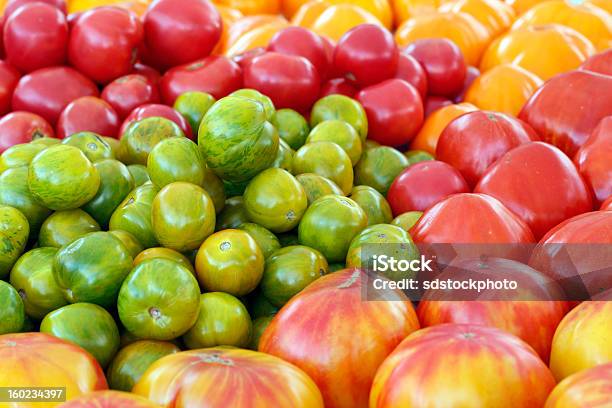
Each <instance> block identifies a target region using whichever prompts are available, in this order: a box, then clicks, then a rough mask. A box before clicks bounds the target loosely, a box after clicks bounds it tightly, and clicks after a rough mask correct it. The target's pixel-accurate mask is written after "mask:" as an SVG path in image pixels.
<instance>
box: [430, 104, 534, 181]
mask: <svg viewBox="0 0 612 408" xmlns="http://www.w3.org/2000/svg"><path fill="white" fill-rule="evenodd" d="M535 140H538V135H537V134H536V133H535V131H534V130H533V129H532V128H531V126H529V125H528V124H526V123H525V122H523V121H522V120H520V119H515V118H513V117H511V116H509V115H505V114H503V113H497V112H487V111H475V112H468V113H466V114H465V115H462V116H459V117H458V118H456V119H454V120H453V121H451V122H450V123H449V124H448V126H446V128H444V130H443V131H442V134H441V135H440V139H439V140H438V145H437V146H436V157H437V158H438V159H439V160H442V161H443V162H446V163H448V164H450V165H451V166H453V167H454V168H456V169H457V170H459V171H460V172H461V174H462V175H463V177H465V180H466V181H467V182H468V184H469V185H470V186H471V187H472V188H473V187H474V186H475V185H476V184H477V183H478V181H479V180H480V178H481V177H482V176H483V174H484V173H485V171H486V170H487V168H488V167H489V166H490V165H491V164H493V163H494V162H495V161H496V160H497V159H499V158H500V157H501V156H503V155H504V154H505V153H507V152H508V151H510V150H512V149H514V148H515V147H517V146H518V145H521V144H523V143H527V142H531V141H535Z"/></svg>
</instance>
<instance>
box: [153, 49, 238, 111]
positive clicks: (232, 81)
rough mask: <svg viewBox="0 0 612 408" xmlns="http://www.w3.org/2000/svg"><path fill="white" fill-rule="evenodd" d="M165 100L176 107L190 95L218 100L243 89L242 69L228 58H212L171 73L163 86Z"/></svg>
mask: <svg viewBox="0 0 612 408" xmlns="http://www.w3.org/2000/svg"><path fill="white" fill-rule="evenodd" d="M159 87H160V91H161V95H162V100H163V101H164V103H165V104H167V105H173V104H174V101H175V100H176V98H178V97H179V95H180V94H182V93H185V92H187V91H202V92H208V93H209V94H211V95H212V96H214V97H215V98H217V99H221V98H223V97H224V96H227V95H229V94H230V93H232V92H234V91H236V90H238V89H240V88H241V87H242V69H241V68H240V66H239V65H238V64H236V63H235V62H234V61H232V60H231V59H229V58H227V57H224V56H217V55H215V56H210V57H206V58H204V59H202V60H199V61H196V62H193V63H191V64H187V65H181V66H178V67H175V68H172V69H170V70H169V71H167V72H166V73H165V74H164V76H163V77H162V79H161V81H160V83H159Z"/></svg>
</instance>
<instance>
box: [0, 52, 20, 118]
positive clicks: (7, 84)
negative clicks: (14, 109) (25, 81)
mask: <svg viewBox="0 0 612 408" xmlns="http://www.w3.org/2000/svg"><path fill="white" fill-rule="evenodd" d="M20 77H21V75H20V74H19V71H17V69H15V67H13V66H12V65H10V64H9V63H8V62H5V61H2V60H0V116H2V115H4V114H6V113H7V112H9V111H10V110H11V99H12V98H13V91H14V90H15V87H16V86H17V82H19V78H20Z"/></svg>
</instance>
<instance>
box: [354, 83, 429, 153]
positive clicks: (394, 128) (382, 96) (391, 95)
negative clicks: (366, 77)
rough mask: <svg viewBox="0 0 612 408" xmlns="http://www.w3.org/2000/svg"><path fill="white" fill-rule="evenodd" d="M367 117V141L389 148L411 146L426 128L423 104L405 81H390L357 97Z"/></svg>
mask: <svg viewBox="0 0 612 408" xmlns="http://www.w3.org/2000/svg"><path fill="white" fill-rule="evenodd" d="M355 98H356V99H357V100H358V101H359V102H360V103H361V104H362V105H363V108H364V109H365V111H366V114H367V116H368V138H370V139H372V140H374V141H376V142H378V143H380V144H383V145H387V146H401V145H405V144H407V143H409V142H410V141H411V140H412V138H413V137H414V136H415V135H416V134H417V132H418V131H419V129H420V128H421V125H422V124H423V118H424V113H423V101H422V100H421V96H420V95H419V92H418V91H417V90H416V88H415V87H414V86H412V85H410V83H408V82H406V81H404V80H403V79H397V78H394V79H388V80H386V81H383V82H381V83H379V84H377V85H372V86H369V87H367V88H364V89H362V90H361V91H360V92H359V93H358V94H357V95H356V97H355Z"/></svg>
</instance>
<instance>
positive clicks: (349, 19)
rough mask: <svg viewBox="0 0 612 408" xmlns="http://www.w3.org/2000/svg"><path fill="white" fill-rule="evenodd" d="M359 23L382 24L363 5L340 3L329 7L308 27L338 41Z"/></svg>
mask: <svg viewBox="0 0 612 408" xmlns="http://www.w3.org/2000/svg"><path fill="white" fill-rule="evenodd" d="M359 24H376V25H380V26H382V23H381V22H380V21H379V20H378V19H377V18H376V17H375V16H374V15H372V14H371V13H370V12H368V11H366V10H364V9H362V8H361V7H357V6H354V5H352V4H338V5H334V6H330V7H328V8H327V9H326V10H325V11H324V12H323V13H321V14H320V15H319V17H318V18H317V19H316V20H315V21H314V22H313V23H312V25H311V26H310V27H308V28H310V29H311V30H312V31H314V32H315V33H317V34H319V35H324V36H326V37H327V38H329V39H330V40H332V41H334V42H337V41H338V40H339V39H340V37H342V36H343V35H344V33H346V32H347V31H348V30H350V29H351V28H353V27H356V26H358V25H359Z"/></svg>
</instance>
